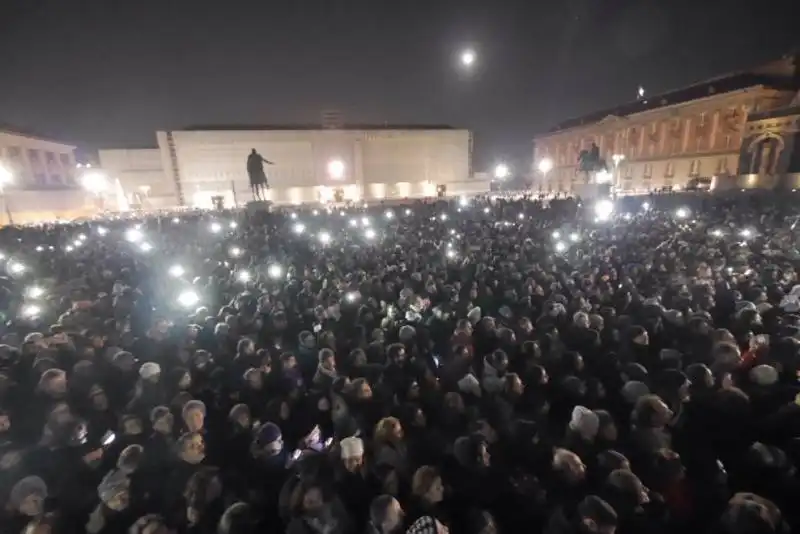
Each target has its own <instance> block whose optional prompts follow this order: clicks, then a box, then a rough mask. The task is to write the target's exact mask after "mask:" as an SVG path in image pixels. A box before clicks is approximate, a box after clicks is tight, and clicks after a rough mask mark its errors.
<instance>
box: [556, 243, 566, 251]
mask: <svg viewBox="0 0 800 534" xmlns="http://www.w3.org/2000/svg"><path fill="white" fill-rule="evenodd" d="M565 250H567V244H566V243H564V242H563V241H559V242H558V243H556V252H564V251H565Z"/></svg>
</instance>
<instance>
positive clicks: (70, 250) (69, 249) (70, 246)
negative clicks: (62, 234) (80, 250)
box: [64, 245, 75, 252]
mask: <svg viewBox="0 0 800 534" xmlns="http://www.w3.org/2000/svg"><path fill="white" fill-rule="evenodd" d="M64 250H66V251H67V252H72V251H73V250H75V247H73V246H72V245H67V246H66V247H64Z"/></svg>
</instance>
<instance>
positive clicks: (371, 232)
mask: <svg viewBox="0 0 800 534" xmlns="http://www.w3.org/2000/svg"><path fill="white" fill-rule="evenodd" d="M375 235H376V234H375V230H373V229H372V228H367V229H366V230H365V231H364V237H366V238H367V239H375Z"/></svg>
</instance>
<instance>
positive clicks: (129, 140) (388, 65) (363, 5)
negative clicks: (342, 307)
mask: <svg viewBox="0 0 800 534" xmlns="http://www.w3.org/2000/svg"><path fill="white" fill-rule="evenodd" d="M795 2H796V0H795ZM795 2H792V0H769V1H767V0H763V1H760V2H753V1H744V0H550V1H537V0H527V1H524V0H523V1H516V0H493V1H491V0H480V1H476V0H458V1H456V0H452V1H451V0H271V1H265V0H258V1H256V0H250V1H247V2H245V1H243V0H238V1H236V0H227V1H225V2H222V1H220V0H217V1H215V2H210V1H209V0H194V1H183V0H136V1H134V0H92V1H89V0H2V1H1V2H0V58H2V59H1V60H0V65H1V67H0V123H5V124H9V125H14V126H17V127H19V128H24V129H28V130H31V131H35V132H39V133H41V134H43V135H47V136H51V137H54V138H57V139H62V140H65V141H69V142H74V143H77V144H79V145H80V146H81V147H84V148H87V149H95V148H104V147H145V146H155V133H154V132H155V130H157V129H178V128H181V127H183V126H189V125H192V124H208V123H224V124H253V123H262V124H264V123H318V122H319V121H320V112H321V111H322V110H324V109H337V110H341V111H342V112H343V113H344V114H345V117H346V121H347V122H351V123H356V122H360V123H384V122H388V123H433V124H440V123H447V124H452V125H454V126H459V127H466V128H469V129H472V130H473V131H474V132H475V156H476V161H475V163H476V167H477V169H478V170H480V169H481V168H482V167H488V166H489V165H491V164H493V163H494V162H495V161H498V160H506V161H510V162H512V163H513V164H514V165H515V166H516V167H517V168H520V167H521V166H525V168H527V166H529V165H530V161H529V160H530V156H531V138H532V137H533V136H534V135H535V134H536V133H538V132H541V131H544V130H546V129H547V128H548V127H550V126H552V125H553V124H554V123H556V122H558V121H561V120H563V119H566V118H570V117H573V116H577V115H580V114H582V113H585V112H589V111H592V110H596V109H598V108H603V107H608V106H613V105H615V104H618V103H622V102H625V101H629V100H632V99H633V98H634V97H635V93H636V89H637V87H638V85H639V84H641V85H643V86H644V87H645V88H646V89H647V91H648V93H649V94H654V93H658V92H661V91H666V90H669V89H672V88H675V87H680V86H681V85H683V84H687V83H689V82H692V81H695V80H699V79H703V78H708V77H712V76H714V75H717V74H720V73H724V72H726V71H730V70H734V69H739V68H746V67H748V66H751V65H752V64H754V63H757V62H760V61H762V60H767V59H771V58H776V57H780V56H781V55H782V54H783V53H785V52H787V51H790V50H792V49H793V48H794V47H796V46H797V45H798V44H800V41H799V40H798V35H800V32H798V31H797V29H796V20H797V19H796V17H793V16H792V15H791V13H792V12H794V11H796V7H797V6H794V8H795V9H791V8H790V6H792V4H793V3H795ZM793 26H794V28H793ZM465 46H471V47H473V48H474V49H475V50H476V52H477V54H478V62H477V64H476V66H475V68H474V71H473V72H471V73H470V74H466V73H465V72H463V71H462V70H461V69H460V66H459V63H458V54H459V51H460V50H461V49H462V48H463V47H465Z"/></svg>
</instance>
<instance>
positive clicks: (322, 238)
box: [319, 232, 331, 245]
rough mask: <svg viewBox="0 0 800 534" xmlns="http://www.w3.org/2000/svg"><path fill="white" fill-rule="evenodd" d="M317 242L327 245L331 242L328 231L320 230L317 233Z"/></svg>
mask: <svg viewBox="0 0 800 534" xmlns="http://www.w3.org/2000/svg"><path fill="white" fill-rule="evenodd" d="M319 242H320V243H322V244H323V245H327V244H328V243H330V242H331V234H329V233H328V232H320V233H319Z"/></svg>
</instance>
